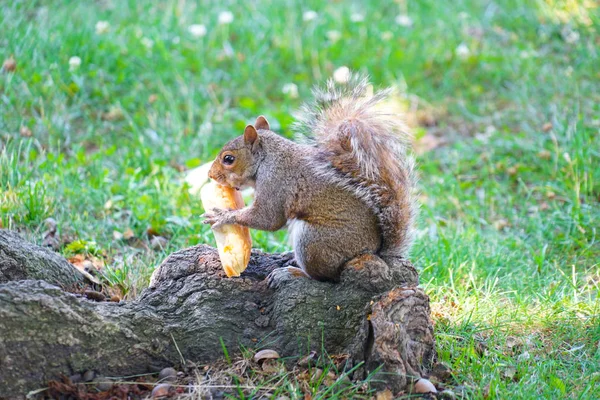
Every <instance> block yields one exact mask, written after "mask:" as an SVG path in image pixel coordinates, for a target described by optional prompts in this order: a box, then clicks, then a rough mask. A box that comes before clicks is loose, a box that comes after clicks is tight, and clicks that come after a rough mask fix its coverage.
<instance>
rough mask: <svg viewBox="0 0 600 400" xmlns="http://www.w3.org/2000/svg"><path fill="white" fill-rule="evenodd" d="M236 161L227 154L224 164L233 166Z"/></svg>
mask: <svg viewBox="0 0 600 400" xmlns="http://www.w3.org/2000/svg"><path fill="white" fill-rule="evenodd" d="M234 161H235V157H234V156H232V155H231V154H227V155H226V156H224V157H223V164H225V165H231V164H233V162H234Z"/></svg>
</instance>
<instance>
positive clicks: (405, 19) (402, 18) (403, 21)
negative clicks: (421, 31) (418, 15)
mask: <svg viewBox="0 0 600 400" xmlns="http://www.w3.org/2000/svg"><path fill="white" fill-rule="evenodd" d="M396 23H397V24H398V25H400V26H404V27H406V28H410V27H411V26H412V24H413V20H412V18H411V17H409V16H408V15H405V14H400V15H398V16H397V17H396Z"/></svg>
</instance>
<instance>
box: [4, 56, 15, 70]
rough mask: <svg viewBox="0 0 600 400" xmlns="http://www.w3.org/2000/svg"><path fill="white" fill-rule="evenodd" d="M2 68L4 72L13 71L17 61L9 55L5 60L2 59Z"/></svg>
mask: <svg viewBox="0 0 600 400" xmlns="http://www.w3.org/2000/svg"><path fill="white" fill-rule="evenodd" d="M2 69H3V70H4V71H5V72H14V71H15V70H16V69H17V62H16V61H15V59H14V58H13V56H10V57H8V58H7V59H6V60H4V62H3V63H2Z"/></svg>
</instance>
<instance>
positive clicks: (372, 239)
mask: <svg viewBox="0 0 600 400" xmlns="http://www.w3.org/2000/svg"><path fill="white" fill-rule="evenodd" d="M379 240H380V239H379V235H378V233H377V231H376V230H373V231H372V232H371V231H369V230H367V229H364V227H360V228H359V229H357V230H352V229H348V227H347V226H346V227H341V228H337V227H323V226H318V227H315V226H311V225H309V224H306V223H304V224H303V225H301V226H300V227H299V228H298V229H297V231H296V232H294V239H293V245H294V253H295V256H296V262H297V263H298V265H300V267H302V269H304V271H306V273H307V274H308V275H309V276H310V277H311V278H313V279H317V280H324V281H338V280H339V278H340V274H341V271H342V268H343V266H344V265H345V264H346V262H348V261H349V260H351V259H353V258H354V257H356V256H358V255H359V254H363V253H374V252H375V251H377V249H378V247H379Z"/></svg>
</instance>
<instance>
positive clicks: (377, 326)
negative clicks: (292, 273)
mask: <svg viewBox="0 0 600 400" xmlns="http://www.w3.org/2000/svg"><path fill="white" fill-rule="evenodd" d="M4 234H5V233H4V232H2V235H4ZM0 237H1V236H0ZM17 242H18V244H15V243H17ZM11 246H12V248H11V250H10V251H8V250H7V248H6V242H5V241H2V240H0V255H2V258H0V270H6V268H7V265H8V266H9V267H8V268H19V265H21V264H22V263H23V262H24V261H23V260H24V259H27V257H28V254H29V253H30V252H33V253H36V252H38V251H39V248H37V249H36V246H33V245H31V244H27V243H26V242H24V241H22V240H20V239H15V240H14V241H12V242H11ZM15 246H16V247H15ZM32 249H33V250H32ZM6 254H8V256H6ZM36 254H38V255H39V254H41V253H36ZM44 254H46V253H44ZM56 257H58V256H57V255H56V254H49V255H48V260H49V261H48V265H50V264H51V263H53V261H52V260H55V259H56ZM42 259H43V257H42ZM65 262H66V261H65ZM403 262H404V265H405V268H406V271H404V272H405V273H403V274H399V275H398V274H396V275H398V276H403V277H405V278H406V277H409V279H412V281H410V282H398V281H394V279H393V278H391V276H392V274H390V273H389V268H388V266H387V265H386V264H385V263H384V262H383V261H382V260H381V259H379V258H378V257H376V256H372V255H365V256H362V257H360V258H358V259H356V260H353V261H352V262H351V263H349V264H348V266H347V268H346V269H345V271H344V273H343V274H342V279H341V282H340V283H336V284H333V283H325V282H318V281H314V280H309V279H293V280H290V281H286V282H284V283H283V284H282V285H280V286H279V287H278V288H277V289H276V290H273V289H271V288H269V287H268V285H267V283H266V281H265V277H266V276H267V275H268V274H269V273H270V272H271V271H272V270H273V269H275V268H279V267H283V266H287V265H293V255H292V254H291V253H284V254H265V253H262V252H259V251H253V253H252V257H251V261H250V265H249V267H248V269H247V270H246V271H245V272H244V273H243V274H242V276H241V277H239V278H227V277H226V276H225V274H224V272H223V270H222V268H221V264H220V261H219V257H218V253H217V251H216V250H215V249H214V248H211V247H209V246H206V245H198V246H194V247H191V248H187V249H184V250H181V251H178V252H176V253H173V254H172V255H170V256H169V257H168V258H167V259H166V260H165V261H164V262H163V263H162V264H161V266H160V267H159V269H158V270H157V271H155V274H154V275H153V278H152V282H151V285H150V287H149V288H148V289H146V290H145V291H144V292H143V293H142V294H141V296H140V297H139V298H138V299H136V300H134V301H129V302H121V303H109V302H92V301H90V300H88V299H86V298H84V297H81V296H78V295H75V294H72V293H68V292H66V291H64V290H62V289H61V288H59V287H57V286H54V285H52V284H49V283H47V282H45V281H42V280H39V277H38V276H33V277H32V278H33V279H38V280H22V281H12V282H7V283H2V284H0V387H2V389H3V391H2V394H1V395H4V396H16V395H23V394H25V393H27V392H28V391H29V390H33V389H37V388H40V387H44V384H45V383H46V382H47V381H48V380H52V379H57V378H58V377H59V376H60V375H61V374H64V375H72V374H75V373H81V372H82V371H85V370H94V371H96V372H97V373H98V374H101V375H105V376H107V375H110V376H120V375H134V374H141V373H147V372H156V371H158V370H160V369H161V368H164V367H168V366H173V365H177V364H179V363H181V358H182V357H183V358H185V359H186V360H191V361H194V362H199V363H207V362H211V361H214V360H217V359H220V358H222V357H223V351H222V347H221V343H222V344H223V345H224V346H226V348H227V350H228V352H229V353H230V354H231V353H236V352H237V351H239V349H240V345H243V346H245V347H248V348H255V349H256V348H270V349H274V350H277V351H278V352H279V353H280V354H281V355H283V356H302V355H306V354H308V352H309V351H310V350H320V349H322V348H324V349H326V350H327V352H328V353H329V354H347V355H348V357H349V360H350V361H351V364H353V365H358V364H359V363H363V364H362V365H363V367H362V368H360V369H358V370H357V374H366V373H369V372H371V371H373V370H375V369H376V368H378V367H380V366H381V369H380V372H379V374H378V376H377V377H378V378H379V379H380V383H379V385H380V386H387V387H390V388H391V389H392V390H395V391H397V390H403V389H405V388H406V386H407V384H408V383H410V382H412V380H413V378H418V377H420V376H421V375H424V374H426V373H427V372H428V370H429V369H430V368H431V366H432V365H433V361H434V359H435V351H434V337H433V328H432V325H431V322H430V320H429V313H430V311H429V299H428V297H427V296H426V295H425V293H424V292H423V291H422V290H421V289H420V288H418V287H416V284H417V282H416V279H417V275H416V272H415V270H414V268H413V267H412V265H411V264H410V263H409V262H407V261H403ZM42 264H43V261H42ZM59 264H63V265H64V263H59ZM67 264H68V263H67ZM52 265H54V264H52ZM65 268H66V269H67V270H69V268H71V267H68V266H65ZM5 276H6V273H5ZM67 282H70V280H68V279H67ZM53 283H54V284H60V282H56V281H53ZM65 283H66V282H65ZM358 377H361V376H358Z"/></svg>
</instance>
